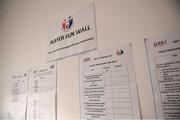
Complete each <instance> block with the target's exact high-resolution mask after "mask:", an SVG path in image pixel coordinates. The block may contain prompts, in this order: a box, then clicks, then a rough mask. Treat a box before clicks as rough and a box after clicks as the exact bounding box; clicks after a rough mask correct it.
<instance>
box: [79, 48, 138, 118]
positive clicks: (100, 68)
mask: <svg viewBox="0 0 180 120" xmlns="http://www.w3.org/2000/svg"><path fill="white" fill-rule="evenodd" d="M131 49H132V48H131V45H129V46H127V47H124V48H117V49H109V50H104V51H95V52H90V53H87V54H85V55H83V56H81V57H80V95H81V97H80V98H81V119H82V120H119V119H139V118H140V109H139V100H138V95H137V87H136V81H135V72H134V68H133V61H132V50H131Z"/></svg>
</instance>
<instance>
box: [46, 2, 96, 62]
mask: <svg viewBox="0 0 180 120" xmlns="http://www.w3.org/2000/svg"><path fill="white" fill-rule="evenodd" d="M94 9H95V8H94V4H90V5H89V6H87V7H86V8H84V9H82V10H80V11H79V12H77V13H75V14H74V15H67V16H66V17H64V18H62V19H61V20H60V21H58V22H57V23H55V24H54V25H52V26H50V27H49V38H48V43H47V44H48V50H47V61H52V60H56V59H61V58H65V57H68V56H71V55H75V54H78V53H81V52H85V51H89V50H93V49H96V47H97V42H96V27H95V13H94V12H95V11H94Z"/></svg>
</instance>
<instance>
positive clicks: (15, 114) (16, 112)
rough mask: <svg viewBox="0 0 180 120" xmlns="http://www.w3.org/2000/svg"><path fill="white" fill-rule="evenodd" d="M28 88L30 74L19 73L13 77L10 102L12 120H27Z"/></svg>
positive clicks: (9, 114)
mask: <svg viewBox="0 0 180 120" xmlns="http://www.w3.org/2000/svg"><path fill="white" fill-rule="evenodd" d="M27 88H28V73H27V72H24V73H17V74H13V75H12V79H11V81H10V102H9V106H8V117H9V119H12V120H25V118H26V102H27Z"/></svg>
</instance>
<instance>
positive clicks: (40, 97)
mask: <svg viewBox="0 0 180 120" xmlns="http://www.w3.org/2000/svg"><path fill="white" fill-rule="evenodd" d="M55 119H56V63H49V64H47V65H44V66H40V67H36V68H33V69H31V70H30V71H29V92H28V107H27V120H55Z"/></svg>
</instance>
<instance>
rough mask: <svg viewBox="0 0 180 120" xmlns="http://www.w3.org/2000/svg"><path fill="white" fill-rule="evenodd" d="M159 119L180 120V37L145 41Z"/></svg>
mask: <svg viewBox="0 0 180 120" xmlns="http://www.w3.org/2000/svg"><path fill="white" fill-rule="evenodd" d="M145 44H146V49H147V54H148V61H149V69H150V75H151V82H152V88H153V93H154V103H155V108H156V116H157V119H168V120H169V119H173V120H175V119H177V120H179V119H180V35H179V34H174V35H170V36H165V37H156V38H148V39H146V40H145Z"/></svg>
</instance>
